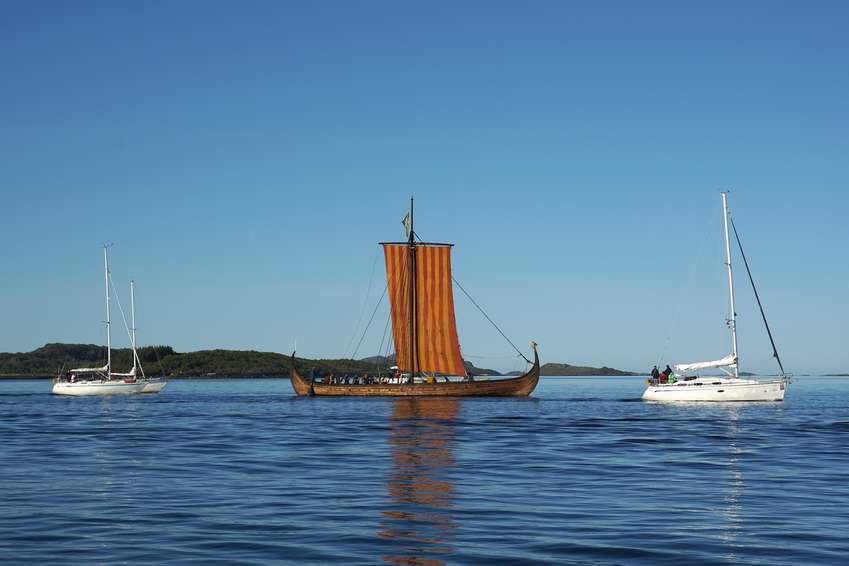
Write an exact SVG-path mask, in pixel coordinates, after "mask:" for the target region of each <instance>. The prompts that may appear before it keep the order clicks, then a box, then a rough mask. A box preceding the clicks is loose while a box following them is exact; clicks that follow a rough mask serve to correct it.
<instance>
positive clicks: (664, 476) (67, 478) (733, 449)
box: [0, 377, 849, 565]
mask: <svg viewBox="0 0 849 566" xmlns="http://www.w3.org/2000/svg"><path fill="white" fill-rule="evenodd" d="M49 390H50V382H49V381H46V380H44V381H42V380H38V381H3V382H0V562H2V563H4V564H8V563H16V562H20V563H46V562H54V561H58V562H61V563H77V564H94V563H105V564H117V563H184V564H215V563H218V564H276V563H281V562H297V563H315V564H326V563H330V562H340V563H344V564H359V563H362V564H374V563H381V562H388V563H391V564H424V565H431V564H443V563H445V564H517V563H523V564H529V563H535V562H539V563H558V564H585V563H604V564H612V563H629V564H630V563H645V564H659V563H660V564H664V563H665V564H680V563H684V562H686V563H688V564H717V563H724V562H728V563H740V564H792V565H797V564H803V563H810V564H847V563H849V379H846V378H843V379H841V378H814V377H811V378H804V377H803V378H799V379H798V380H797V382H796V383H794V384H793V385H792V386H791V387H790V388H789V390H788V392H787V398H786V400H785V402H784V403H783V404H782V403H765V404H737V405H733V404H729V405H725V404H705V405H689V406H664V405H655V404H647V403H643V402H641V401H640V400H639V396H640V394H641V392H642V384H641V380H640V379H639V378H548V379H544V380H543V381H542V383H541V384H540V386H539V388H538V389H537V391H536V392H535V393H534V396H533V397H531V398H528V399H465V400H456V399H455V400H449V399H309V398H296V397H294V396H293V394H292V391H291V388H290V385H289V382H288V380H284V379H280V380H272V379H267V380H253V379H245V380H216V381H213V380H209V381H207V380H202V381H174V382H172V383H170V384H169V385H168V387H167V389H165V391H164V392H163V393H162V394H160V395H155V396H143V397H142V396H139V397H129V398H96V397H93V398H68V397H58V396H52V395H51V394H50V393H49Z"/></svg>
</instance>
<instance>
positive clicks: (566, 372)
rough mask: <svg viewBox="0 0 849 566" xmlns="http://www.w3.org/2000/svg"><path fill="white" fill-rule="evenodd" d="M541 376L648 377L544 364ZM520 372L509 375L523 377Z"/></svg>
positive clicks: (603, 368) (611, 369) (589, 368)
mask: <svg viewBox="0 0 849 566" xmlns="http://www.w3.org/2000/svg"><path fill="white" fill-rule="evenodd" d="M539 372H540V375H558V376H565V377H570V376H578V375H580V376H592V375H607V376H611V375H612V376H630V375H646V374H644V373H639V372H633V371H622V370H619V369H613V368H609V367H607V366H602V367H600V368H596V367H591V366H573V365H571V364H557V363H548V364H543V365H542V366H540V368H539ZM521 374H522V372H520V371H512V372H510V373H509V374H507V375H521Z"/></svg>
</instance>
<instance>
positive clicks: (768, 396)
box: [643, 379, 787, 402]
mask: <svg viewBox="0 0 849 566" xmlns="http://www.w3.org/2000/svg"><path fill="white" fill-rule="evenodd" d="M736 381H739V382H736ZM786 388H787V382H786V381H785V380H783V379H779V380H772V381H756V380H724V381H722V382H718V383H717V382H706V381H702V380H699V381H695V382H678V383H673V384H669V385H649V386H648V387H647V388H646V390H645V392H643V400H645V401H659V402H729V401H731V402H740V401H783V400H784V392H785V390H786Z"/></svg>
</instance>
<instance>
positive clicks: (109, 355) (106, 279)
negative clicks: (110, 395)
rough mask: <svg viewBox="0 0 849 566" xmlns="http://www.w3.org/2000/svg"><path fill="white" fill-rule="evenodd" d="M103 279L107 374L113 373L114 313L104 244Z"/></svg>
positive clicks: (107, 258) (106, 246)
mask: <svg viewBox="0 0 849 566" xmlns="http://www.w3.org/2000/svg"><path fill="white" fill-rule="evenodd" d="M103 280H104V282H105V283H106V376H107V378H108V377H110V376H111V375H112V313H111V312H110V310H109V246H108V245H106V244H103Z"/></svg>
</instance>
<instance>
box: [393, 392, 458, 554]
mask: <svg viewBox="0 0 849 566" xmlns="http://www.w3.org/2000/svg"><path fill="white" fill-rule="evenodd" d="M393 403H394V407H393V411H392V417H391V419H392V421H391V424H390V433H389V446H390V450H391V453H392V463H393V466H392V472H391V474H390V475H389V477H388V479H387V481H386V490H387V492H388V494H389V497H390V498H391V501H392V507H391V509H389V510H386V511H384V512H383V520H382V522H381V531H380V532H378V536H379V537H381V538H383V539H386V540H387V541H391V543H392V544H393V547H394V548H393V551H392V554H391V555H387V556H384V557H383V559H384V560H385V561H386V562H390V563H392V564H422V565H427V566H431V565H438V564H443V563H444V562H443V559H445V558H447V557H448V556H449V555H450V554H452V553H453V552H454V549H453V547H452V544H451V541H452V540H453V530H454V529H455V528H456V524H455V523H454V517H453V516H452V508H453V499H454V488H453V486H452V484H451V479H450V476H451V472H452V470H453V468H454V465H455V464H454V455H453V446H454V426H455V419H456V417H457V413H458V411H459V407H460V401H459V400H457V399H415V398H410V399H396V400H394V401H393Z"/></svg>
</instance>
